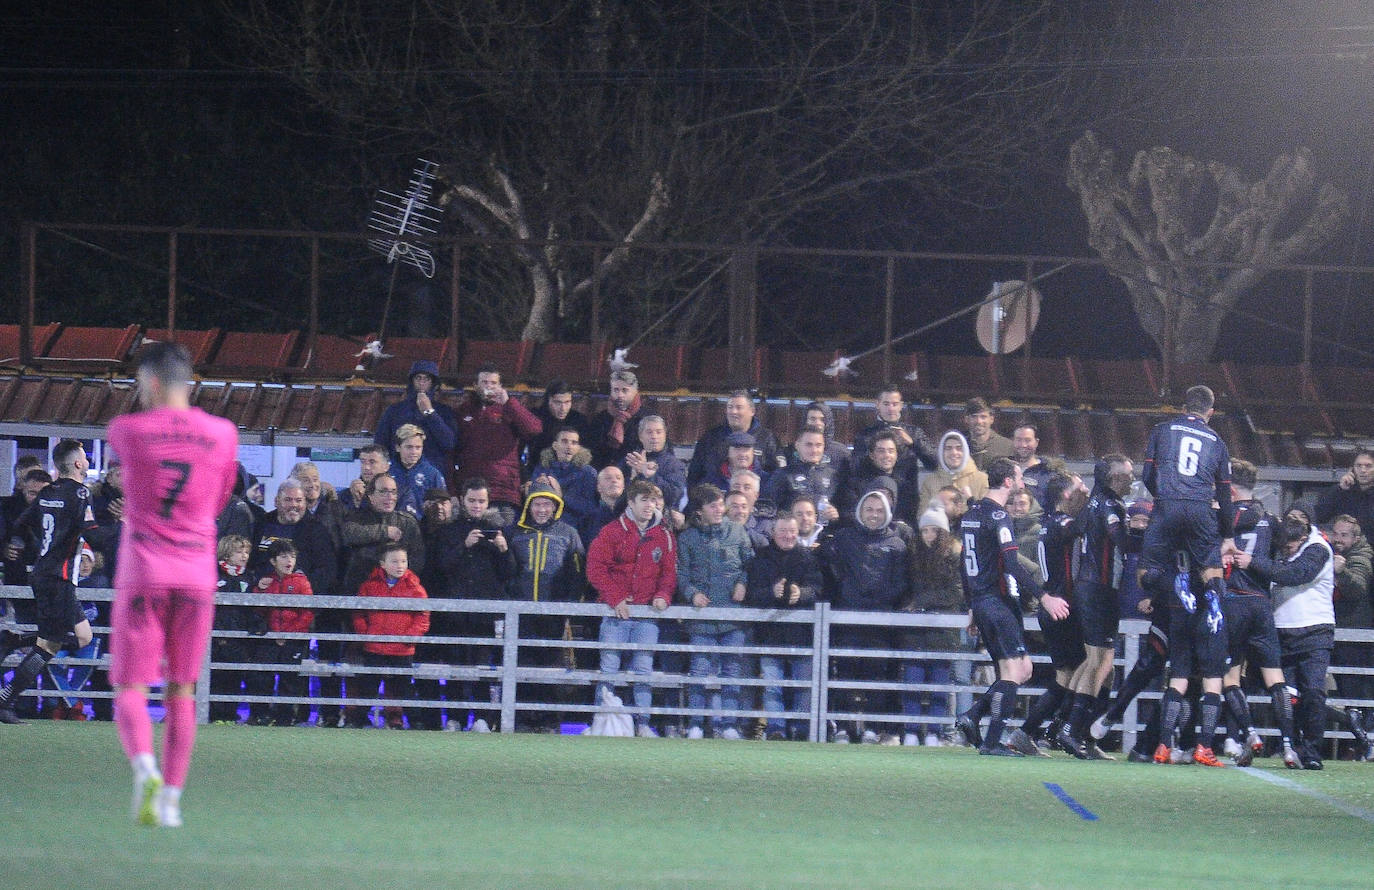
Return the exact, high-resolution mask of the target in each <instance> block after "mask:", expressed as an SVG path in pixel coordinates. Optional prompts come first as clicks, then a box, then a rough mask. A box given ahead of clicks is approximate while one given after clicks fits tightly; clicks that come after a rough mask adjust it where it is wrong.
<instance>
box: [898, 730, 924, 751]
mask: <svg viewBox="0 0 1374 890" xmlns="http://www.w3.org/2000/svg"><path fill="white" fill-rule="evenodd" d="M920 744H921V737H920V736H918V735H916V733H914V732H906V733H902V747H903V748H915V747H917V746H918V745H920Z"/></svg>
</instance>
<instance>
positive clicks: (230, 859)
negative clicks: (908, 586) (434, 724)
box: [0, 722, 1374, 890]
mask: <svg viewBox="0 0 1374 890" xmlns="http://www.w3.org/2000/svg"><path fill="white" fill-rule="evenodd" d="M0 730H3V732H0V782H3V792H2V793H3V799H2V800H0V883H3V885H4V886H6V887H29V886H46V887H112V888H120V890H124V888H136V887H217V888H218V887H224V888H235V887H272V888H283V887H290V888H311V887H321V888H347V887H367V888H379V887H425V888H430V887H433V888H441V887H500V888H526V887H559V888H561V887H603V886H606V887H688V886H690V887H857V888H867V887H950V888H970V887H971V888H984V887H1054V888H1069V887H1093V888H1103V887H1123V886H1130V887H1142V888H1150V887H1159V888H1176V887H1204V886H1218V885H1224V886H1240V887H1245V886H1250V887H1285V888H1289V887H1322V888H1330V887H1363V888H1367V887H1370V886H1371V885H1374V861H1371V859H1370V856H1369V851H1370V850H1371V848H1372V847H1374V765H1369V764H1358V763H1335V762H1331V763H1328V765H1327V769H1326V771H1324V772H1320V773H1312V772H1290V771H1287V770H1284V769H1283V768H1282V764H1281V763H1280V762H1279V761H1278V760H1276V759H1270V760H1259V761H1256V763H1257V767H1256V768H1254V769H1253V770H1249V771H1242V770H1237V769H1234V768H1227V769H1206V768H1203V767H1196V766H1167V767H1160V766H1153V765H1148V766H1147V765H1140V764H1128V763H1124V762H1113V763H1107V762H1102V763H1082V762H1078V761H1074V760H1071V759H1068V758H1065V757H1063V756H1062V755H1056V756H1055V757H1054V758H1050V759H1046V758H1035V759H1011V758H993V757H979V756H977V755H975V754H974V753H973V752H971V751H968V750H961V749H924V748H921V749H910V748H880V747H870V746H859V745H850V746H837V745H810V744H789V743H778V742H773V743H757V742H724V741H686V740H670V739H662V740H650V739H611V738H578V737H561V736H547V735H518V736H500V735H475V734H470V733H463V734H459V733H424V732H388V731H383V730H323V729H272V728H250V727H237V726H209V727H202V728H201V731H200V735H199V743H198V747H197V751H196V759H195V762H194V763H193V765H192V774H191V778H190V782H189V788H188V790H187V792H186V797H185V798H184V801H183V803H184V812H185V817H186V825H185V827H184V828H180V829H153V828H144V827H140V826H137V825H135V824H134V823H133V822H132V821H131V820H130V819H129V816H128V807H129V789H130V780H129V777H128V769H127V766H126V764H125V762H124V759H123V756H122V754H120V752H119V748H118V741H117V739H116V737H115V732H114V727H113V726H111V725H109V724H76V723H41V722H39V723H32V724H30V725H28V726H18V727H9V726H6V727H0ZM1260 774H1262V775H1264V776H1268V777H1270V778H1271V779H1276V780H1278V782H1279V783H1278V784H1276V783H1275V782H1272V781H1264V780H1263V779H1262V778H1261V775H1260Z"/></svg>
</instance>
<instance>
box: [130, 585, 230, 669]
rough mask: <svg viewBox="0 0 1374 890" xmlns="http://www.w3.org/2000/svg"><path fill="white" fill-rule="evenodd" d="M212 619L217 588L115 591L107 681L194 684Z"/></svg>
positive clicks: (203, 654)
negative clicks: (164, 681) (108, 679)
mask: <svg viewBox="0 0 1374 890" xmlns="http://www.w3.org/2000/svg"><path fill="white" fill-rule="evenodd" d="M214 621H215V591H214V590H213V589H210V590H184V589H181V588H171V589H168V588H142V589H140V590H137V591H129V590H118V591H116V593H115V599H114V605H113V606H112V607H111V609H110V682H111V683H113V684H114V685H116V686H154V685H157V684H158V683H159V682H160V681H163V680H166V681H167V682H169V683H194V682H195V681H196V680H197V679H198V678H199V677H200V671H201V668H202V667H203V666H204V662H205V650H206V646H208V645H209V643H210V628H211V626H212V625H213V624H214Z"/></svg>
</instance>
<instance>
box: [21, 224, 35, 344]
mask: <svg viewBox="0 0 1374 890" xmlns="http://www.w3.org/2000/svg"><path fill="white" fill-rule="evenodd" d="M20 239H21V242H20V243H21V248H20V249H21V250H22V251H23V256H24V266H23V269H24V273H23V275H24V311H22V312H20V313H19V363H20V364H21V365H29V364H32V363H33V319H34V312H35V304H36V303H37V302H38V284H37V278H38V227H37V226H35V225H34V224H33V223H24V231H23V234H22V235H21V236H20Z"/></svg>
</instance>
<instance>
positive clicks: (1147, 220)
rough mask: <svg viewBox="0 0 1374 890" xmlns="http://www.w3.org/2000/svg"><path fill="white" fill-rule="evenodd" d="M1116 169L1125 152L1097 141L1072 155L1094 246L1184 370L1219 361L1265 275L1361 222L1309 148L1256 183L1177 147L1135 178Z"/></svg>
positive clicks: (1145, 162) (1143, 164)
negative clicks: (1234, 314)
mask: <svg viewBox="0 0 1374 890" xmlns="http://www.w3.org/2000/svg"><path fill="white" fill-rule="evenodd" d="M1114 166H1115V154H1114V152H1113V151H1112V150H1111V149H1109V148H1103V147H1102V146H1100V145H1099V144H1098V142H1097V137H1096V136H1094V135H1093V134H1092V133H1085V134H1084V135H1083V137H1082V138H1081V139H1079V140H1078V141H1077V142H1075V143H1074V145H1073V148H1072V149H1071V150H1070V152H1069V168H1068V184H1069V187H1070V188H1071V189H1073V190H1074V191H1075V192H1076V193H1077V194H1078V196H1079V200H1080V203H1081V204H1082V207H1083V214H1084V216H1085V217H1086V218H1087V221H1088V243H1089V244H1091V245H1092V247H1093V249H1094V250H1096V251H1097V252H1098V253H1099V254H1100V255H1101V256H1102V257H1103V259H1105V260H1106V262H1107V268H1108V270H1109V271H1111V273H1112V274H1113V275H1115V276H1116V277H1117V278H1120V279H1121V281H1122V282H1123V283H1124V284H1125V285H1126V289H1127V291H1128V292H1129V293H1130V295H1131V304H1132V306H1133V307H1134V309H1135V312H1136V317H1137V318H1138V319H1139V320H1140V324H1141V327H1143V328H1144V329H1145V332H1146V333H1147V334H1149V335H1150V337H1151V339H1153V340H1154V341H1155V345H1156V346H1158V347H1159V353H1160V355H1161V356H1163V357H1166V358H1169V357H1171V358H1172V359H1173V361H1175V362H1183V363H1194V362H1205V361H1208V360H1209V359H1210V358H1211V355H1212V350H1213V348H1214V347H1215V346H1216V342H1217V337H1218V335H1219V333H1220V331H1221V323H1222V321H1223V320H1224V319H1225V318H1226V314H1227V313H1228V312H1229V311H1230V310H1231V308H1232V307H1234V306H1235V305H1236V303H1237V302H1238V301H1239V300H1240V298H1241V297H1242V296H1244V295H1245V294H1246V293H1248V292H1249V291H1250V290H1251V289H1253V288H1254V286H1255V285H1256V284H1258V283H1259V282H1260V281H1262V280H1263V278H1264V276H1265V271H1264V269H1265V267H1267V266H1270V267H1271V266H1276V265H1281V264H1283V263H1288V262H1291V261H1293V260H1294V259H1296V258H1297V257H1300V256H1302V255H1303V254H1306V253H1309V252H1311V251H1313V250H1315V249H1317V248H1319V247H1321V246H1322V245H1323V244H1325V243H1327V242H1328V241H1329V240H1331V238H1332V237H1333V236H1334V235H1335V234H1336V232H1337V231H1339V230H1340V228H1341V226H1343V225H1344V224H1345V221H1346V219H1347V218H1348V217H1349V215H1350V211H1349V206H1348V202H1347V200H1346V197H1345V194H1344V193H1343V192H1341V191H1340V190H1339V189H1337V188H1336V187H1335V186H1333V185H1330V184H1322V185H1320V186H1319V185H1318V184H1317V181H1316V174H1315V172H1314V170H1313V165H1312V153H1311V152H1310V151H1308V150H1307V149H1305V148H1303V149H1299V150H1298V151H1297V152H1295V153H1294V154H1293V155H1291V156H1290V155H1281V156H1280V157H1279V158H1277V159H1276V160H1275V161H1274V163H1273V165H1272V166H1271V167H1270V170H1269V173H1268V175H1266V176H1265V177H1264V178H1263V179H1259V180H1256V181H1254V182H1249V181H1247V180H1245V179H1244V178H1243V177H1242V175H1241V174H1240V172H1239V171H1237V170H1236V169H1234V168H1232V167H1228V166H1226V165H1225V164H1222V163H1220V162H1218V161H1208V162H1202V161H1198V160H1195V159H1193V158H1190V157H1187V156H1185V155H1181V154H1179V153H1178V152H1176V151H1174V150H1173V149H1171V148H1165V147H1160V148H1153V149H1150V150H1149V151H1141V152H1137V153H1136V156H1135V160H1134V162H1133V163H1132V165H1131V169H1130V170H1129V171H1127V172H1125V173H1118V172H1117V171H1116V170H1115V169H1114ZM1194 220H1207V222H1206V224H1205V226H1202V227H1200V226H1197V225H1194V224H1193V223H1192V221H1194ZM1207 263H1247V264H1249V265H1248V266H1247V267H1246V268H1241V269H1224V268H1217V267H1213V266H1208V265H1205V264H1207Z"/></svg>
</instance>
